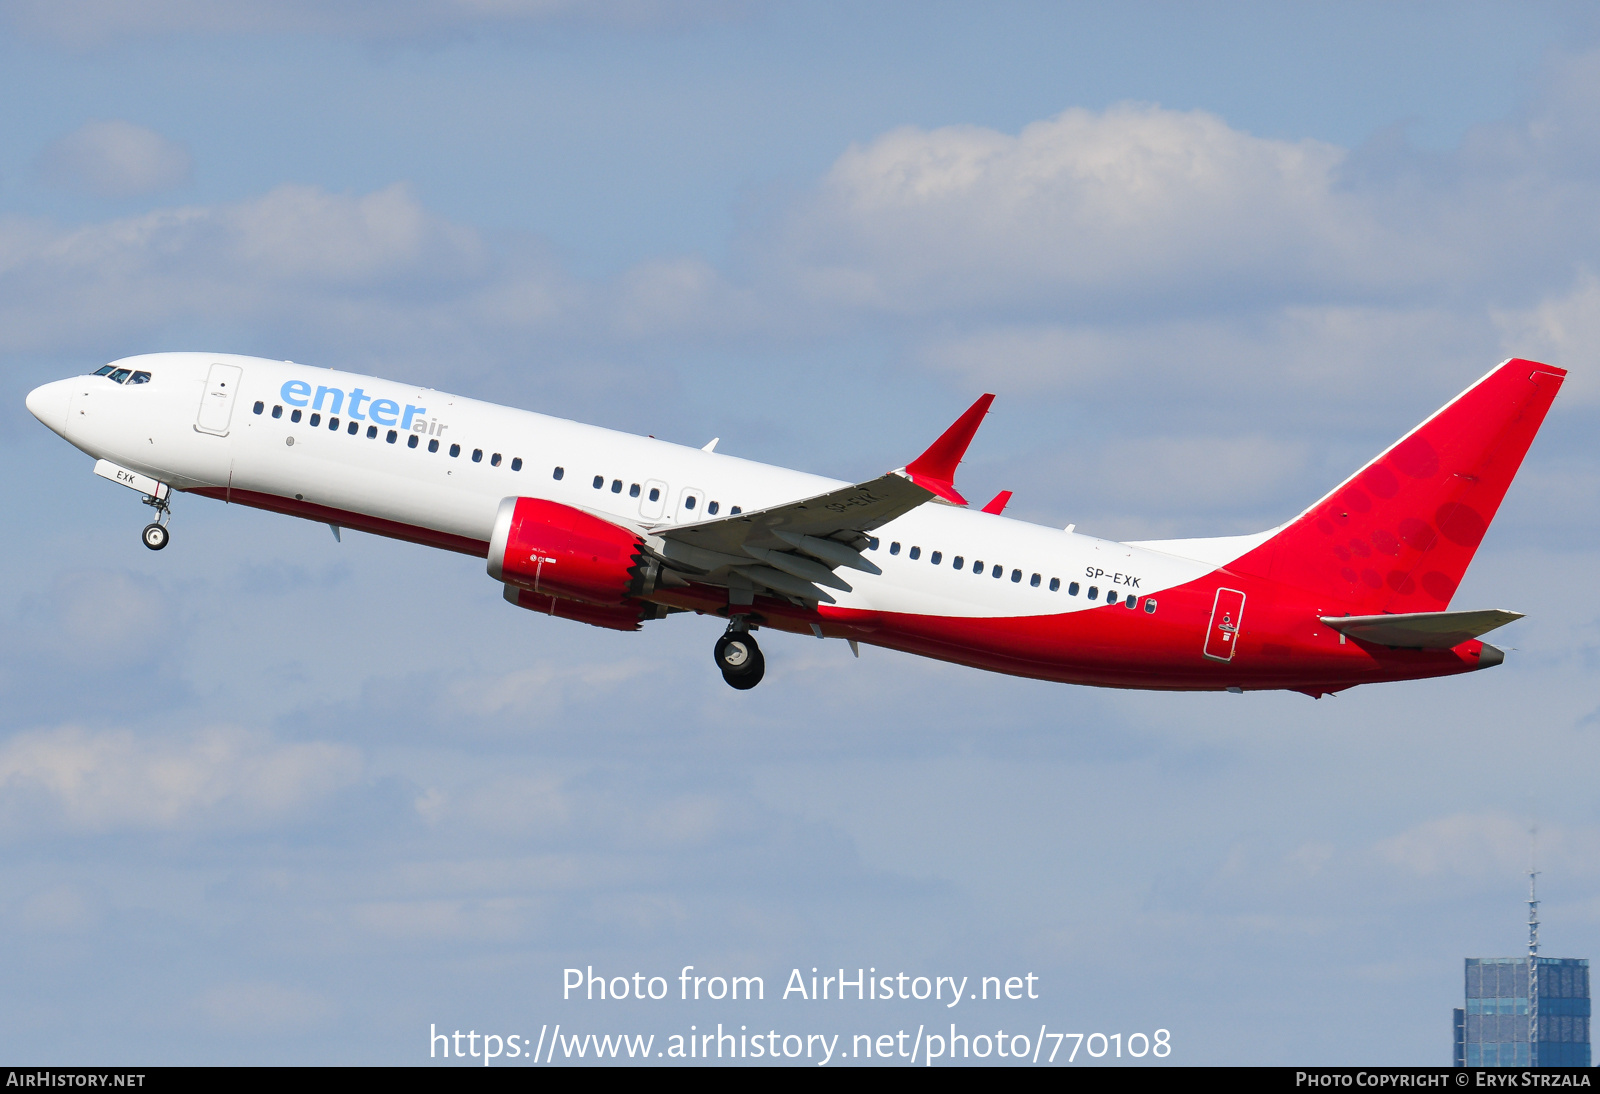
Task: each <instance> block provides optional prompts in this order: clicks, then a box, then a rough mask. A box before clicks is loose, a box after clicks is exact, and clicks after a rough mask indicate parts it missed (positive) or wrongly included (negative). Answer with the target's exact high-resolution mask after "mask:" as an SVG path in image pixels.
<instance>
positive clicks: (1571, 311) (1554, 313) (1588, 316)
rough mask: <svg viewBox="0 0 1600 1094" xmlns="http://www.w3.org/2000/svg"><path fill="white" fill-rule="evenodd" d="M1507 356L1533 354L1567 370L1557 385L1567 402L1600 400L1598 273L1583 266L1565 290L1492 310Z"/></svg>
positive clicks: (1527, 355) (1540, 359) (1599, 289)
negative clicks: (1526, 303)
mask: <svg viewBox="0 0 1600 1094" xmlns="http://www.w3.org/2000/svg"><path fill="white" fill-rule="evenodd" d="M1494 318H1495V322H1496V324H1497V325H1498V326H1499V328H1500V331H1501V335H1502V337H1501V346H1502V347H1503V348H1504V350H1505V352H1506V354H1507V355H1508V356H1516V357H1531V358H1534V359H1535V360H1539V361H1543V362H1545V363H1546V364H1550V365H1556V366H1559V367H1561V368H1565V369H1570V370H1572V373H1571V375H1570V376H1568V377H1567V380H1566V382H1565V383H1563V384H1562V385H1561V398H1562V399H1563V401H1565V402H1573V401H1577V402H1583V403H1593V402H1594V401H1595V400H1596V399H1600V277H1596V276H1595V274H1594V271H1592V270H1588V269H1585V270H1582V271H1580V272H1579V274H1578V276H1577V277H1576V278H1575V279H1574V282H1573V284H1572V287H1571V288H1570V289H1568V290H1567V291H1566V292H1562V293H1558V294H1556V295H1553V296H1550V297H1547V298H1546V299H1544V300H1541V301H1540V302H1539V303H1537V304H1535V305H1534V306H1533V307H1531V308H1522V309H1504V310H1497V311H1496V312H1495V313H1494Z"/></svg>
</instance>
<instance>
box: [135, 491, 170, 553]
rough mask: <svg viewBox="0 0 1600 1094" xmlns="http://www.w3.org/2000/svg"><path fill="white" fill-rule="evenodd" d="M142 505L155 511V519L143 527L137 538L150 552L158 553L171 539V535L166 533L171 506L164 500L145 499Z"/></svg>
mask: <svg viewBox="0 0 1600 1094" xmlns="http://www.w3.org/2000/svg"><path fill="white" fill-rule="evenodd" d="M144 503H145V504H146V505H148V506H150V507H151V508H152V509H154V510H155V511H156V519H155V520H154V521H152V522H151V523H149V524H146V525H145V526H144V531H143V532H141V533H140V534H139V538H140V539H142V540H144V545H145V546H146V547H148V548H150V549H151V550H152V551H159V550H161V548H163V547H165V546H166V545H167V543H168V542H169V541H170V540H171V539H172V534H171V533H170V532H168V531H167V521H168V520H170V519H171V518H172V506H170V505H168V504H167V499H166V498H152V497H146V498H145V499H144Z"/></svg>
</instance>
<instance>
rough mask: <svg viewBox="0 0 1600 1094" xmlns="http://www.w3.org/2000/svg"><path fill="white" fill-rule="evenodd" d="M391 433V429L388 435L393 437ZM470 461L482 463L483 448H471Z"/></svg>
mask: <svg viewBox="0 0 1600 1094" xmlns="http://www.w3.org/2000/svg"><path fill="white" fill-rule="evenodd" d="M393 435H394V434H393V431H392V430H391V431H390V436H391V437H393ZM472 462H473V463H482V462H483V449H481V448H474V449H473V450H472Z"/></svg>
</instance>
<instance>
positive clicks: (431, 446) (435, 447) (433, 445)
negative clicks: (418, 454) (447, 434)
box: [428, 437, 439, 452]
mask: <svg viewBox="0 0 1600 1094" xmlns="http://www.w3.org/2000/svg"><path fill="white" fill-rule="evenodd" d="M428 451H429V452H437V451H439V438H438V437H435V438H434V439H433V440H431V441H429V442H428Z"/></svg>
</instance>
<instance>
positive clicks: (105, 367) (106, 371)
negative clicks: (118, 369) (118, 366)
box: [94, 365, 115, 376]
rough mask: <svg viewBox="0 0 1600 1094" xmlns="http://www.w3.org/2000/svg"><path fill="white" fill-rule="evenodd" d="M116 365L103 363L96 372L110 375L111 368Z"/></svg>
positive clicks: (97, 374)
mask: <svg viewBox="0 0 1600 1094" xmlns="http://www.w3.org/2000/svg"><path fill="white" fill-rule="evenodd" d="M114 367H115V366H114V365H101V366H100V367H99V368H97V369H95V370H94V374H95V375H96V376H110V375H111V370H112V368H114Z"/></svg>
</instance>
